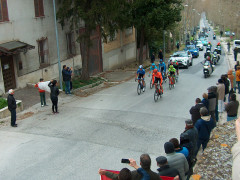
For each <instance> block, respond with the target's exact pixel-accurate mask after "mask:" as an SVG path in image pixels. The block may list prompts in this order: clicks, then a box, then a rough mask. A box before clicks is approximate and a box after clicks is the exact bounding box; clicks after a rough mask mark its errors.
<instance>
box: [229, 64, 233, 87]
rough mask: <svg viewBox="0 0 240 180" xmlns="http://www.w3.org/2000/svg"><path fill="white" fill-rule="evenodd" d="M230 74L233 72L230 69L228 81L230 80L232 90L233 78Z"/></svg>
mask: <svg viewBox="0 0 240 180" xmlns="http://www.w3.org/2000/svg"><path fill="white" fill-rule="evenodd" d="M232 72H233V71H232V70H231V69H230V70H229V71H228V79H229V80H230V84H231V89H232V88H234V86H233V81H234V76H233V73H232Z"/></svg>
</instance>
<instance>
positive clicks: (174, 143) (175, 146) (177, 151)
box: [169, 138, 189, 159]
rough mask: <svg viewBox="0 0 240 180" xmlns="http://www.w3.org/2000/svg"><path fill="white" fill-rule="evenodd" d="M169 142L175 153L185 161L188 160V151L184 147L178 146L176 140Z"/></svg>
mask: <svg viewBox="0 0 240 180" xmlns="http://www.w3.org/2000/svg"><path fill="white" fill-rule="evenodd" d="M169 142H171V143H173V146H174V150H175V152H176V153H182V154H183V155H184V156H185V158H186V159H187V158H188V155H189V151H188V149H187V148H186V147H182V146H180V144H179V141H178V139H177V138H172V139H170V140H169Z"/></svg>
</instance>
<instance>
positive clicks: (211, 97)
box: [208, 86, 217, 122]
mask: <svg viewBox="0 0 240 180" xmlns="http://www.w3.org/2000/svg"><path fill="white" fill-rule="evenodd" d="M214 89H215V86H211V87H209V88H208V103H209V106H208V111H209V114H210V115H211V117H212V118H213V119H214V122H216V119H215V109H216V101H217V94H216V93H215V92H214Z"/></svg>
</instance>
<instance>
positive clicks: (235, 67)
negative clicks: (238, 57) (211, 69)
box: [234, 61, 240, 71]
mask: <svg viewBox="0 0 240 180" xmlns="http://www.w3.org/2000/svg"><path fill="white" fill-rule="evenodd" d="M238 66H240V65H239V61H237V62H236V64H235V66H234V69H235V71H237V67H238Z"/></svg>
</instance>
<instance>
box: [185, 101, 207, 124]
mask: <svg viewBox="0 0 240 180" xmlns="http://www.w3.org/2000/svg"><path fill="white" fill-rule="evenodd" d="M195 103H196V104H195V106H193V107H192V108H191V109H190V110H189V112H190V114H191V115H192V121H193V125H194V124H195V123H196V122H197V120H198V119H200V118H201V115H200V112H199V111H200V108H201V107H204V104H203V103H202V101H201V99H199V98H197V99H196V100H195Z"/></svg>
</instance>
